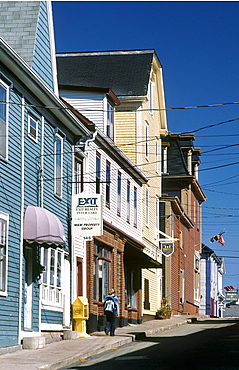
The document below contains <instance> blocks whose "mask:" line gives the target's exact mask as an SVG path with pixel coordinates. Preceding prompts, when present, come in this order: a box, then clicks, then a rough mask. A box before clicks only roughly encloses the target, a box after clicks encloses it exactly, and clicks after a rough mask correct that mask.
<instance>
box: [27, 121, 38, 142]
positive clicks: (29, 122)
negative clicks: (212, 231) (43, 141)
mask: <svg viewBox="0 0 239 370" xmlns="http://www.w3.org/2000/svg"><path fill="white" fill-rule="evenodd" d="M31 122H34V123H35V125H36V128H35V131H36V132H35V135H34V134H32V132H31V131H32V129H31V128H32V127H33V126H32V125H31ZM33 129H34V128H33ZM28 136H29V137H30V138H31V139H32V140H33V141H35V143H37V142H38V120H37V119H35V118H33V116H32V115H31V114H29V115H28Z"/></svg>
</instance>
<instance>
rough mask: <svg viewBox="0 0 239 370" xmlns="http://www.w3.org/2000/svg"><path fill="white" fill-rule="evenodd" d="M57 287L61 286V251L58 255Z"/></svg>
mask: <svg viewBox="0 0 239 370" xmlns="http://www.w3.org/2000/svg"><path fill="white" fill-rule="evenodd" d="M56 284H57V287H58V288H59V287H61V253H59V252H58V256H57V283H56Z"/></svg>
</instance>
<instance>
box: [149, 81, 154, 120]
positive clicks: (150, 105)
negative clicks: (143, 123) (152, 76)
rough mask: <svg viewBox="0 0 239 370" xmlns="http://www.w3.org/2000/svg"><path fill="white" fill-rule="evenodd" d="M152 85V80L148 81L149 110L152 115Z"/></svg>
mask: <svg viewBox="0 0 239 370" xmlns="http://www.w3.org/2000/svg"><path fill="white" fill-rule="evenodd" d="M153 88H154V85H153V82H152V81H150V82H149V111H150V113H151V114H152V115H153V113H154V111H153V109H154V89H153Z"/></svg>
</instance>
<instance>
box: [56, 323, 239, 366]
mask: <svg viewBox="0 0 239 370" xmlns="http://www.w3.org/2000/svg"><path fill="white" fill-rule="evenodd" d="M89 367H90V368H92V369H94V370H97V369H105V368H107V369H112V370H113V369H124V370H128V369H131V370H132V369H168V370H169V369H170V370H174V369H180V370H182V369H184V370H185V369H204V370H205V369H220V370H222V369H223V370H224V369H225V370H227V369H239V321H237V320H233V319H231V320H226V319H224V320H223V319H208V320H206V321H201V322H200V321H199V322H196V323H193V324H188V325H183V326H181V327H179V328H176V329H171V330H167V331H165V332H162V333H161V334H156V335H153V336H151V337H148V338H145V339H143V340H140V341H136V342H132V343H130V344H126V345H124V346H122V347H120V348H112V349H111V350H110V351H107V352H106V353H102V354H100V355H97V356H94V357H92V358H90V359H88V360H87V359H81V360H80V361H78V362H77V363H75V364H73V365H71V366H70V367H67V368H62V369H65V370H66V369H79V368H80V369H84V368H89Z"/></svg>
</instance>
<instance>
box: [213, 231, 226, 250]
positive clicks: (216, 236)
mask: <svg viewBox="0 0 239 370" xmlns="http://www.w3.org/2000/svg"><path fill="white" fill-rule="evenodd" d="M214 240H215V241H216V242H218V243H220V244H221V245H222V246H223V247H224V245H225V241H224V239H223V237H222V234H217V235H215V236H213V237H212V238H211V239H210V243H213V242H214Z"/></svg>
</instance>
